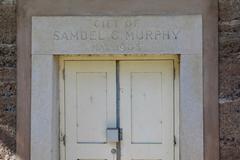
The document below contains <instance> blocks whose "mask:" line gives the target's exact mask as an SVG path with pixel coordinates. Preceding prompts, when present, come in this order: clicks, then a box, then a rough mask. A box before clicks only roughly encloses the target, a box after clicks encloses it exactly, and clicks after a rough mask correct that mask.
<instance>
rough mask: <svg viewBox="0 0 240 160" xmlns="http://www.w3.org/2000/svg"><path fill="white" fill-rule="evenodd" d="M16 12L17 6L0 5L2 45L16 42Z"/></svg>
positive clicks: (0, 38) (0, 42) (0, 41)
mask: <svg viewBox="0 0 240 160" xmlns="http://www.w3.org/2000/svg"><path fill="white" fill-rule="evenodd" d="M0 3H1V1H0ZM2 3H3V2H2ZM15 12H16V10H15V5H1V4H0V44H12V43H14V42H15V41H16V13H15Z"/></svg>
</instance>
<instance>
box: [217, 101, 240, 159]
mask: <svg viewBox="0 0 240 160" xmlns="http://www.w3.org/2000/svg"><path fill="white" fill-rule="evenodd" d="M220 115H221V116H220V150H221V159H222V160H239V159H240V147H239V146H240V100H237V101H234V102H228V103H224V104H221V105H220Z"/></svg>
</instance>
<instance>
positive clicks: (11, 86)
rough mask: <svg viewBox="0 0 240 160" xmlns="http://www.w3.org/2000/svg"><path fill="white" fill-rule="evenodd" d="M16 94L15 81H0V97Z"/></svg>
mask: <svg viewBox="0 0 240 160" xmlns="http://www.w3.org/2000/svg"><path fill="white" fill-rule="evenodd" d="M15 95H16V82H0V97H10V96H15Z"/></svg>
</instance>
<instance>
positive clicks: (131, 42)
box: [31, 15, 204, 160]
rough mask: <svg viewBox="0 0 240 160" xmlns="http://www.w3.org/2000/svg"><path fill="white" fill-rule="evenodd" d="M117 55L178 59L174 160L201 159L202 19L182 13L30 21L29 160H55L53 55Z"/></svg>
mask: <svg viewBox="0 0 240 160" xmlns="http://www.w3.org/2000/svg"><path fill="white" fill-rule="evenodd" d="M108 21H109V22H108ZM102 22H104V23H102ZM102 27H107V28H102ZM114 27H116V28H114ZM125 27H130V28H125ZM131 27H132V28H131ZM136 30H137V31H140V33H141V34H144V35H145V38H143V39H141V37H140V39H139V36H136V34H137V33H136V32H134V31H136ZM101 32H102V33H101ZM81 35H85V37H81ZM86 35H87V36H86ZM109 37H110V38H109ZM126 42H127V43H126ZM108 44H111V45H108ZM109 46H111V47H109ZM121 54H124V55H133V54H134V55H139V54H141V55H143V54H145V55H161V54H163V55H165V54H173V55H179V57H180V100H179V101H180V109H179V110H180V111H179V114H180V115H179V123H180V128H179V142H180V143H179V148H180V150H179V152H180V153H179V155H180V160H192V159H194V160H203V159H204V143H203V142H204V139H203V138H204V136H203V71H202V70H203V69H202V68H203V64H202V17H201V15H184V16H123V17H111V16H103V17H101V16H99V17H94V16H78V17H33V18H32V93H31V159H32V160H42V159H45V160H57V159H59V154H60V151H59V136H60V135H59V95H58V94H59V85H58V84H59V83H58V79H59V78H58V76H59V61H58V57H59V56H61V55H69V56H70V55H121Z"/></svg>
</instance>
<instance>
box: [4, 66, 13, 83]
mask: <svg viewBox="0 0 240 160" xmlns="http://www.w3.org/2000/svg"><path fill="white" fill-rule="evenodd" d="M15 80H16V68H0V81H1V82H9V81H15Z"/></svg>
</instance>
